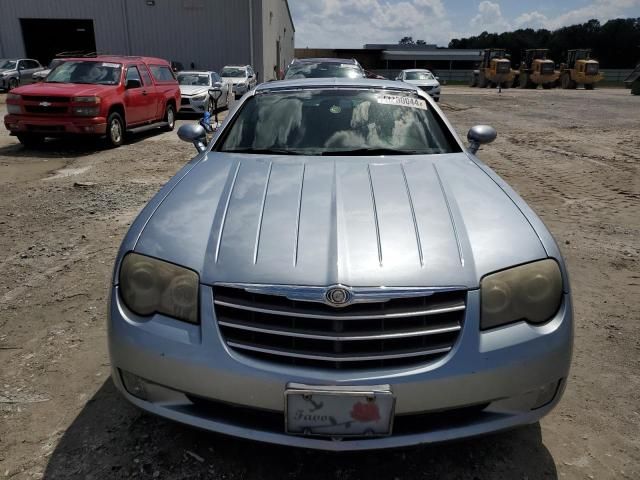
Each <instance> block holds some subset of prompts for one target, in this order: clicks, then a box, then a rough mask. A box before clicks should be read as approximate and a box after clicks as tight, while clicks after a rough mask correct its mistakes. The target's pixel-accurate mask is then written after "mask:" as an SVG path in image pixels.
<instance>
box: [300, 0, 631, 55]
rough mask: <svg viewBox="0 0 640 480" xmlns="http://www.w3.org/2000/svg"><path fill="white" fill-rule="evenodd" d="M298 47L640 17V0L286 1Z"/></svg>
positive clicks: (444, 37)
mask: <svg viewBox="0 0 640 480" xmlns="http://www.w3.org/2000/svg"><path fill="white" fill-rule="evenodd" d="M289 6H290V8H291V14H292V16H293V21H294V23H295V28H296V47H297V48H305V47H310V48H362V46H363V45H364V44H365V43H397V42H398V40H400V39H401V38H402V37H404V36H412V37H413V39H414V40H417V39H422V40H426V42H427V43H435V44H438V45H440V46H447V45H448V43H449V40H451V39H452V38H461V37H467V36H470V35H477V34H479V33H482V32H483V31H485V30H486V31H488V32H504V31H508V30H514V29H518V28H528V27H531V28H536V29H537V28H548V29H550V30H553V29H556V28H559V27H562V26H565V25H572V24H575V23H583V22H586V21H587V20H590V19H592V18H596V19H598V20H600V22H602V23H604V22H606V21H607V20H610V19H612V18H627V17H640V0H518V1H513V0H511V1H506V0H502V1H501V0H289Z"/></svg>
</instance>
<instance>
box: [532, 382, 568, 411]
mask: <svg viewBox="0 0 640 480" xmlns="http://www.w3.org/2000/svg"><path fill="white" fill-rule="evenodd" d="M561 382H562V379H560V380H558V381H557V382H553V383H549V384H547V385H545V386H543V387H540V388H539V389H538V398H537V399H536V403H535V404H534V407H533V408H532V409H531V410H535V409H537V408H542V407H544V406H545V405H549V404H550V403H551V402H552V401H553V399H554V398H555V397H556V393H558V390H559V389H560V383H561Z"/></svg>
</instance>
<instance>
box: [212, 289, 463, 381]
mask: <svg viewBox="0 0 640 480" xmlns="http://www.w3.org/2000/svg"><path fill="white" fill-rule="evenodd" d="M293 288H295V289H296V290H295V295H296V296H299V295H300V292H299V290H300V288H303V287H293ZM312 288H315V289H318V288H319V287H312ZM277 292H278V293H272V292H267V293H259V292H257V291H256V288H254V287H251V286H249V288H248V287H247V286H245V285H237V286H231V285H228V284H225V285H216V286H215V287H214V291H213V295H214V298H213V303H214V309H215V314H216V319H217V322H218V328H219V330H220V334H221V336H222V338H223V340H224V341H225V343H226V344H227V346H228V347H229V348H230V349H232V350H234V351H236V352H238V353H241V354H242V355H244V356H248V357H252V358H256V359H259V360H263V361H266V362H270V363H275V364H288V365H294V366H312V367H318V368H321V369H349V370H353V369H372V368H389V367H402V366H409V365H418V364H425V363H428V362H433V361H435V360H437V359H438V358H441V357H443V356H444V355H446V354H447V353H448V352H450V351H451V350H452V349H453V346H454V345H455V343H456V341H457V339H458V337H459V336H460V331H461V330H462V326H463V322H464V317H465V311H466V298H467V293H466V291H465V290H462V289H460V290H446V291H439V292H437V291H436V292H432V291H428V292H427V293H425V294H423V295H422V296H418V297H416V296H411V297H407V296H404V295H402V294H399V295H398V297H393V296H389V291H388V289H385V290H384V291H381V292H380V293H381V294H380V297H379V298H380V299H379V300H378V301H376V302H370V301H369V299H370V298H368V299H367V302H364V303H363V302H354V303H353V304H352V305H348V306H346V307H341V308H335V307H331V306H328V305H325V304H322V303H318V302H317V301H314V300H311V299H310V300H306V299H305V300H300V299H296V300H293V299H290V298H288V297H287V293H288V292H287V286H280V287H279V288H278V290H277ZM367 292H368V295H371V292H373V297H372V298H375V294H376V293H375V289H367Z"/></svg>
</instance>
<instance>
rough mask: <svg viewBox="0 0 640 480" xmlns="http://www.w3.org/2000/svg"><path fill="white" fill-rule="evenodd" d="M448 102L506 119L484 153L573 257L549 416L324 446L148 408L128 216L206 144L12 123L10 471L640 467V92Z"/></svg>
mask: <svg viewBox="0 0 640 480" xmlns="http://www.w3.org/2000/svg"><path fill="white" fill-rule="evenodd" d="M1 97H2V95H0V114H2V115H4V113H5V110H4V108H5V107H4V105H2V103H3V100H2V98H1ZM442 107H443V108H444V110H445V111H446V113H447V115H448V117H449V118H450V120H451V121H452V122H453V124H454V125H455V127H456V129H457V130H458V132H459V133H460V134H461V135H462V136H466V132H467V130H468V128H469V127H470V126H472V125H473V124H477V123H488V124H491V125H493V126H495V127H496V128H497V130H498V132H499V137H498V139H497V140H496V142H495V143H494V144H492V145H490V146H488V147H485V148H484V149H483V150H482V151H481V152H480V154H479V156H480V157H481V158H482V159H484V160H485V161H486V162H487V163H488V164H489V165H490V166H491V167H493V168H494V169H495V170H496V171H497V172H498V173H499V174H500V175H502V176H503V177H504V178H505V179H506V180H507V181H508V182H509V183H510V184H511V185H512V186H513V187H514V188H515V189H516V190H517V191H518V192H519V193H520V194H521V195H522V196H523V197H524V198H525V200H527V201H528V202H529V204H530V205H531V206H532V207H533V208H534V209H535V210H536V211H537V212H538V214H539V215H541V216H542V218H543V219H544V220H545V222H546V223H547V225H548V226H549V227H550V229H551V231H552V232H553V234H554V235H555V237H556V239H557V240H558V242H559V244H560V246H561V248H562V250H563V253H564V255H565V256H566V259H567V261H568V266H569V269H570V274H571V280H572V287H573V292H574V302H575V318H576V330H575V333H576V339H575V350H574V360H573V368H572V371H571V378H570V379H569V384H568V388H567V391H566V394H565V396H564V399H563V400H562V402H561V403H560V405H559V406H558V407H557V408H556V409H555V410H554V411H553V412H552V413H551V414H550V415H549V416H548V417H546V418H545V419H544V420H543V421H542V422H541V423H540V424H539V425H538V424H536V425H531V426H529V427H525V428H521V429H517V430H514V431H511V432H507V433H502V434H498V435H492V436H489V437H484V438H479V439H474V440H469V441H463V442H456V443H451V444H446V445H438V446H428V447H421V448H416V449H409V450H397V451H388V452H376V453H375V454H372V453H360V454H326V453H318V452H310V451H303V450H295V449H287V448H280V447H274V446H269V445H262V444H258V443H253V442H249V441H241V440H236V439H233V438H228V437H223V436H219V435H213V434H209V433H205V432H200V431H195V430H192V429H189V428H186V427H183V426H180V425H176V424H173V423H170V422H167V421H165V420H162V419H158V418H154V417H151V416H148V415H146V414H143V413H141V412H140V411H138V410H137V409H135V408H133V407H132V406H130V405H129V404H127V403H126V402H125V401H124V400H123V399H122V398H121V397H120V396H119V395H118V394H117V392H116V391H115V389H114V387H113V385H112V383H111V381H110V380H109V357H108V355H107V346H106V338H105V337H106V328H105V313H106V297H107V290H108V283H109V276H110V273H111V268H112V262H113V259H114V256H115V254H116V250H117V248H118V245H119V243H120V240H121V239H122V237H123V235H124V233H125V231H126V229H127V226H128V225H129V224H130V223H131V221H132V220H133V218H134V216H135V215H136V213H137V212H138V211H139V210H140V209H141V208H142V207H143V205H144V204H145V203H146V202H147V200H148V199H149V198H150V197H151V196H152V195H153V194H154V192H156V191H157V190H158V189H159V188H160V186H161V185H162V184H164V183H165V182H166V181H167V180H168V179H169V178H170V177H171V176H172V175H173V174H174V173H175V172H176V171H177V170H178V169H179V168H180V167H181V166H182V165H183V164H184V163H185V162H186V161H187V160H188V159H189V158H190V157H192V156H193V154H194V152H195V150H194V149H193V147H192V146H190V145H188V144H185V143H182V142H180V141H179V140H178V138H177V137H176V135H175V133H151V134H148V135H144V136H137V137H135V138H133V139H131V140H130V141H129V142H128V144H127V145H126V146H124V147H122V148H119V149H116V150H106V149H103V148H102V147H101V145H100V144H97V143H96V142H92V141H85V142H62V141H55V142H50V143H48V144H47V145H46V146H45V147H43V148H41V149H40V150H37V151H33V150H25V149H23V148H22V147H21V146H20V145H19V144H18V143H17V141H16V140H15V139H14V138H13V137H9V136H8V134H7V132H6V131H5V130H4V128H3V127H1V126H0V418H1V419H0V478H2V476H3V475H4V477H6V478H12V479H31V478H48V479H69V478H83V479H84V478H86V479H103V478H159V479H186V478H189V479H190V478H194V479H195V478H220V479H245V478H246V479H261V478H271V479H278V480H281V479H288V478H290V479H294V478H305V479H307V480H311V479H330V478H335V479H356V478H367V479H372V478H373V479H391V480H396V479H397V480H404V479H430V478H434V479H435V478H459V479H493V478H498V479H537V478H567V479H603V478H629V479H637V478H640V257H639V255H640V174H639V173H640V172H639V169H640V97H632V96H631V95H629V91H628V90H617V89H600V90H595V91H593V92H587V91H580V90H576V91H563V90H555V91H553V90H551V91H543V90H539V91H529V90H525V91H522V90H506V91H503V92H502V93H501V94H498V93H497V92H496V91H495V90H482V91H480V90H476V89H470V88H466V87H448V88H447V87H445V88H444V90H443V97H442ZM186 121H194V120H193V119H190V120H186ZM78 182H80V183H78Z"/></svg>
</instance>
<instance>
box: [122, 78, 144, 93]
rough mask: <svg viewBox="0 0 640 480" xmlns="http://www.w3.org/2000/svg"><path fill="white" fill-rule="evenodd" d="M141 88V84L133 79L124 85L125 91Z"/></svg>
mask: <svg viewBox="0 0 640 480" xmlns="http://www.w3.org/2000/svg"><path fill="white" fill-rule="evenodd" d="M141 86H142V83H141V82H140V80H135V79H131V80H127V84H126V85H125V87H124V88H125V89H127V90H131V89H132V88H140V87H141Z"/></svg>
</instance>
